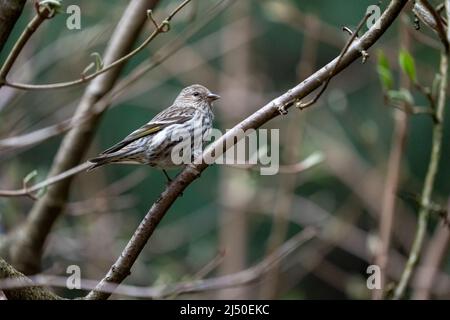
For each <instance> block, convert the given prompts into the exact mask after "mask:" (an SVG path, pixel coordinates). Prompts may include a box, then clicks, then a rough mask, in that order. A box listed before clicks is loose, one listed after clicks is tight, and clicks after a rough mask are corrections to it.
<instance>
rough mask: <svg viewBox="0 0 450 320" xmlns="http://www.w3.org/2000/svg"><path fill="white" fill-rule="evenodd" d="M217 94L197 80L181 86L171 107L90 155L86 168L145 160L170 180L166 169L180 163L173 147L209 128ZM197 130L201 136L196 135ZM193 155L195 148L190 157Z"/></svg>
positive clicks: (194, 137) (202, 135)
mask: <svg viewBox="0 0 450 320" xmlns="http://www.w3.org/2000/svg"><path fill="white" fill-rule="evenodd" d="M219 98H220V96H218V95H217V94H214V93H211V91H209V90H208V89H207V88H205V87H204V86H202V85H199V84H194V85H191V86H189V87H186V88H184V89H183V90H181V92H180V94H179V95H178V96H177V98H176V99H175V101H174V103H173V104H172V105H171V106H170V107H168V108H167V109H165V110H163V111H162V112H160V113H159V114H157V115H156V116H155V117H154V118H153V119H152V120H150V121H149V122H148V123H147V124H145V125H143V126H142V127H140V128H139V129H137V130H135V131H133V132H132V133H131V134H129V135H128V136H126V137H125V139H123V140H122V141H120V142H118V143H117V144H115V145H113V146H112V147H110V148H108V149H106V150H105V151H103V152H102V153H101V154H100V155H99V156H98V157H96V158H93V159H90V160H89V161H90V162H92V163H93V164H92V166H91V167H90V168H89V169H88V171H89V170H92V169H94V168H97V167H100V166H103V165H105V164H110V163H126V164H145V165H150V166H152V167H156V168H160V169H162V170H163V172H164V174H165V175H166V177H167V179H168V180H169V181H170V178H169V176H168V174H167V172H166V171H165V169H169V168H173V167H177V166H179V165H180V164H179V163H178V162H177V161H174V159H173V155H172V150H173V148H174V147H175V146H177V145H178V144H179V143H182V141H180V139H179V137H180V136H185V135H186V134H187V135H188V137H187V138H189V139H190V141H192V142H193V141H198V140H196V139H198V138H200V139H201V140H203V137H204V136H205V134H207V133H208V132H209V131H210V129H211V128H212V122H213V119H214V114H213V112H212V103H213V101H215V100H217V99H219ZM199 129H200V130H199ZM199 134H201V137H197V136H195V135H199ZM185 138H186V137H185ZM191 148H193V144H191ZM195 155H196V152H195V150H194V151H192V157H194V156H195Z"/></svg>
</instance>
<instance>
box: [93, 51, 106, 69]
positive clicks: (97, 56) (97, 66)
mask: <svg viewBox="0 0 450 320" xmlns="http://www.w3.org/2000/svg"><path fill="white" fill-rule="evenodd" d="M91 57H94V58H95V71H96V72H97V71H100V70H102V69H103V60H102V56H101V55H100V54H99V53H98V52H94V53H91Z"/></svg>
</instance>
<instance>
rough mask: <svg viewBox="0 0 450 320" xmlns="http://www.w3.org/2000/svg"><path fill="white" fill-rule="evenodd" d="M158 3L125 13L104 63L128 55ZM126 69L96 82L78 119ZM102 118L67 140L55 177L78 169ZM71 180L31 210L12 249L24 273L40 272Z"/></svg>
mask: <svg viewBox="0 0 450 320" xmlns="http://www.w3.org/2000/svg"><path fill="white" fill-rule="evenodd" d="M157 3H158V1H157V0H133V1H132V2H130V4H129V6H128V7H127V9H126V10H125V12H124V15H123V17H122V19H121V21H120V22H119V24H118V25H117V27H116V30H115V32H114V33H113V35H112V38H111V40H110V42H109V44H108V47H107V49H106V51H105V53H104V55H103V56H104V58H103V60H104V63H106V64H109V63H111V62H113V61H115V60H117V59H119V58H120V57H122V56H123V55H125V54H126V53H128V52H129V51H130V49H131V47H132V45H133V43H134V42H135V39H136V38H137V37H138V35H139V33H140V31H141V29H142V27H143V26H144V24H145V23H146V22H147V20H148V17H147V15H146V14H144V13H145V12H146V11H147V10H148V9H153V8H154V7H155V5H156V4H157ZM122 66H123V65H119V66H118V67H117V68H114V69H111V70H109V71H108V72H107V73H104V74H102V75H100V76H99V77H97V78H95V79H94V80H93V81H92V82H91V83H90V84H89V86H88V87H87V88H86V91H85V93H84V95H83V97H82V98H81V101H80V103H79V106H78V108H77V111H76V115H77V116H81V115H84V114H86V113H90V112H91V109H92V108H93V106H95V103H96V102H97V101H98V100H99V99H100V98H101V97H102V96H104V95H105V94H106V93H107V92H108V91H110V90H111V89H112V87H113V86H114V84H115V82H116V80H117V78H118V76H119V74H120V71H121V69H122ZM100 116H101V114H97V115H96V116H94V117H92V118H91V119H90V121H89V122H86V123H84V124H83V125H80V126H77V127H76V128H74V129H73V130H71V131H70V132H69V134H68V135H67V136H66V137H65V138H64V140H63V142H62V144H61V146H60V148H59V151H58V153H57V155H56V156H55V160H54V163H53V166H52V169H51V170H50V173H49V176H55V175H58V174H60V173H61V172H64V171H66V170H68V169H70V168H72V167H74V166H75V165H77V164H78V163H79V162H80V160H81V158H82V157H83V155H84V152H85V151H86V150H87V148H88V146H89V144H90V143H89V142H90V141H91V140H92V138H93V135H94V132H95V128H96V127H97V124H98V121H99V120H100ZM71 182H72V179H71V178H68V179H65V180H62V181H61V182H59V183H58V184H55V185H53V186H51V187H49V188H48V190H47V192H46V193H45V195H44V196H43V197H42V198H40V199H39V200H38V201H37V202H36V203H35V205H34V206H33V209H32V210H31V212H30V214H29V216H28V219H27V221H26V222H25V224H24V225H23V226H22V227H21V228H20V231H19V232H18V234H17V235H16V237H17V238H16V239H15V241H14V244H13V245H12V247H11V248H10V254H11V259H12V261H13V263H14V265H15V266H16V267H17V268H18V269H19V270H22V271H24V272H25V273H34V272H37V271H38V270H39V268H40V261H41V255H42V248H43V246H44V243H45V239H46V238H47V235H48V233H49V232H50V230H51V227H52V225H53V223H54V222H55V220H56V219H57V217H58V216H59V215H60V214H61V212H62V210H63V209H64V206H65V204H66V202H67V197H68V195H69V190H70V185H71Z"/></svg>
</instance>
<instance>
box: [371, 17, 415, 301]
mask: <svg viewBox="0 0 450 320" xmlns="http://www.w3.org/2000/svg"><path fill="white" fill-rule="evenodd" d="M405 20H406V21H408V20H407V18H406V16H403V19H400V29H399V30H400V31H399V38H400V48H399V49H400V50H407V51H408V52H409V51H410V47H411V46H410V42H411V40H410V37H409V33H408V32H407V30H408V29H409V25H407V22H406V21H405ZM400 87H401V88H404V89H405V90H409V89H410V88H411V81H410V79H409V77H408V76H407V75H406V74H405V73H401V75H400ZM404 105H406V102H404V103H403V107H404ZM393 118H394V132H393V136H392V146H391V149H390V150H391V151H390V153H389V159H388V167H387V172H386V177H385V181H384V187H383V189H382V190H383V191H384V192H383V201H382V207H381V211H380V212H379V217H378V220H379V230H378V232H379V235H378V237H379V244H378V245H377V248H376V252H375V264H377V265H378V266H379V267H380V276H381V281H380V286H381V289H375V290H373V293H372V298H373V299H378V300H379V299H382V298H383V296H384V294H385V284H386V282H387V281H388V279H387V278H386V277H387V272H386V269H387V267H388V263H389V249H390V245H391V233H392V229H393V225H394V223H395V221H396V219H395V212H396V200H397V191H398V187H399V181H400V176H401V172H402V168H403V164H402V159H403V154H404V151H405V147H406V142H407V132H408V120H409V119H408V114H407V113H406V112H404V111H402V110H394V114H393Z"/></svg>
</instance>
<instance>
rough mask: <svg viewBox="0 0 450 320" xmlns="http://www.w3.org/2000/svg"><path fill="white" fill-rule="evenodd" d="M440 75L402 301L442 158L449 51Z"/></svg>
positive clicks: (443, 56)
mask: <svg viewBox="0 0 450 320" xmlns="http://www.w3.org/2000/svg"><path fill="white" fill-rule="evenodd" d="M439 73H440V75H441V82H440V87H439V97H438V103H437V109H436V120H437V121H436V122H434V123H433V138H432V147H431V157H430V162H429V164H428V170H427V174H426V177H425V184H424V186H423V190H422V196H421V201H420V210H419V220H418V225H417V231H416V235H415V238H414V242H413V244H412V247H411V251H410V253H409V258H408V261H407V262H406V265H405V269H404V270H403V273H402V276H401V278H400V282H399V284H398V286H397V287H396V289H395V292H394V299H401V298H402V297H403V295H404V294H405V290H406V287H407V286H408V283H409V280H410V278H411V275H412V273H413V271H414V268H415V266H416V264H417V261H418V259H419V256H420V252H421V250H422V245H423V240H424V238H425V235H426V232H427V225H428V217H429V214H430V203H431V196H432V193H433V187H434V180H435V178H436V174H437V170H438V165H439V159H440V156H441V147H442V137H443V131H444V127H443V120H444V108H445V99H446V90H447V81H448V56H447V50H445V52H442V53H441V63H440V70H439Z"/></svg>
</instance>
